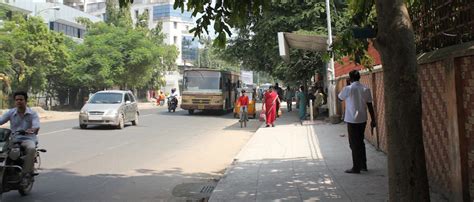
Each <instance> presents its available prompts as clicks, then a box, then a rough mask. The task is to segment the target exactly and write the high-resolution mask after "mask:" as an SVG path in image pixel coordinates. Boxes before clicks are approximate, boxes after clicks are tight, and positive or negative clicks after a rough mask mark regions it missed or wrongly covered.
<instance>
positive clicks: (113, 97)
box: [89, 93, 122, 104]
mask: <svg viewBox="0 0 474 202" xmlns="http://www.w3.org/2000/svg"><path fill="white" fill-rule="evenodd" d="M89 103H92V104H119V103H122V94H121V93H96V94H95V95H94V96H92V99H91V100H90V101H89Z"/></svg>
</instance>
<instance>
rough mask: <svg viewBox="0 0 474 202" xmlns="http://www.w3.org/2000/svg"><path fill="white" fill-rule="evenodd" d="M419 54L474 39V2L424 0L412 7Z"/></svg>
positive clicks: (464, 0) (472, 0) (462, 0)
mask: <svg viewBox="0 0 474 202" xmlns="http://www.w3.org/2000/svg"><path fill="white" fill-rule="evenodd" d="M410 14H411V17H412V20H413V26H414V29H415V36H416V39H415V40H416V43H417V52H429V51H432V50H436V49H439V48H443V47H447V46H452V45H455V44H461V43H464V42H467V41H472V40H474V0H424V1H416V3H415V4H414V5H413V6H412V7H410Z"/></svg>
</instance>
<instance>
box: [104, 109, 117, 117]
mask: <svg viewBox="0 0 474 202" xmlns="http://www.w3.org/2000/svg"><path fill="white" fill-rule="evenodd" d="M105 115H113V116H115V115H117V110H115V109H113V110H109V111H107V113H105Z"/></svg>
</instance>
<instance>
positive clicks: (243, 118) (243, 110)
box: [239, 106, 249, 128]
mask: <svg viewBox="0 0 474 202" xmlns="http://www.w3.org/2000/svg"><path fill="white" fill-rule="evenodd" d="M247 110H248V107H247V106H241V107H240V120H239V122H240V127H241V128H242V127H246V128H247V122H248V121H249V118H248V111H247Z"/></svg>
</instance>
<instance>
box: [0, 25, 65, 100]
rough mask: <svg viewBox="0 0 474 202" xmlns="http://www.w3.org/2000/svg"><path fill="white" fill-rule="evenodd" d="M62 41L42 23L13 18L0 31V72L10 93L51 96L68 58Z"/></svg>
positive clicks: (58, 35) (63, 39)
mask: <svg viewBox="0 0 474 202" xmlns="http://www.w3.org/2000/svg"><path fill="white" fill-rule="evenodd" d="M65 41H66V39H65V37H64V36H63V35H62V34H60V33H57V32H51V31H49V30H48V27H47V26H46V25H45V24H44V23H43V21H42V19H40V18H36V17H30V18H28V19H25V18H24V17H23V16H15V17H14V18H13V20H11V21H6V22H5V24H4V26H3V27H2V28H1V29H0V44H1V45H0V52H1V53H0V55H2V57H1V59H0V61H1V62H0V63H2V66H1V67H0V68H1V69H0V71H1V72H2V73H3V74H4V75H6V76H8V77H10V78H12V88H13V89H24V90H31V91H32V92H33V93H38V92H42V91H46V92H47V93H48V94H53V93H54V91H55V89H56V88H55V87H57V85H59V83H60V82H59V80H58V78H59V77H57V75H63V74H64V69H65V67H66V66H67V65H68V62H69V58H70V55H69V50H68V48H67V46H66V42H65ZM47 83H49V85H46V84H47Z"/></svg>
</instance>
